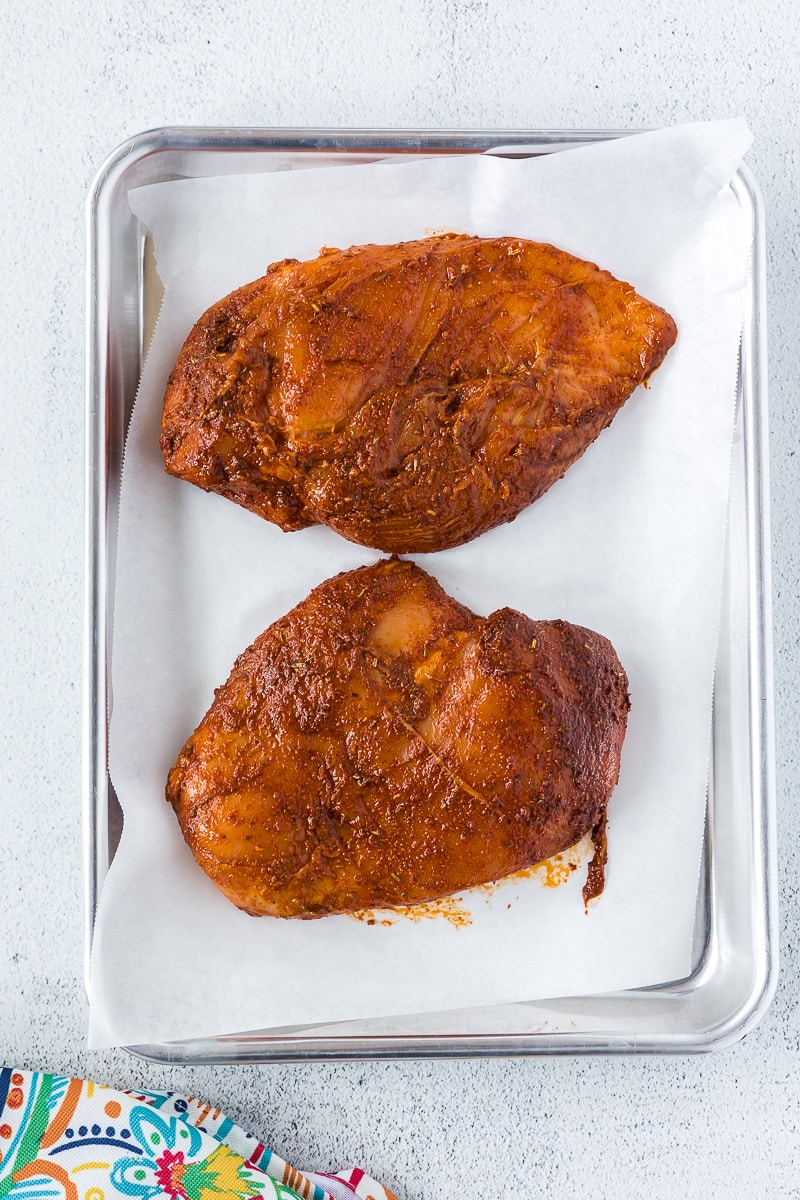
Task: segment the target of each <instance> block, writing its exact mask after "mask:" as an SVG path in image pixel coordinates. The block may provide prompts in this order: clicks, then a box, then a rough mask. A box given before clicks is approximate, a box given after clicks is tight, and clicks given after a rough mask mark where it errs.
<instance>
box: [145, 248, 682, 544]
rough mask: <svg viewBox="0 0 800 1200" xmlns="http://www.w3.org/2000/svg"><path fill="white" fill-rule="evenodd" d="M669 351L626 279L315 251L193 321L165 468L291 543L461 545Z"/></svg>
mask: <svg viewBox="0 0 800 1200" xmlns="http://www.w3.org/2000/svg"><path fill="white" fill-rule="evenodd" d="M676 336H677V330H676V327H675V323H674V321H673V320H672V318H671V317H670V316H669V315H668V314H667V313H666V312H664V311H663V309H661V308H658V307H657V306H656V305H654V304H650V303H649V302H648V301H647V300H643V299H642V298H641V296H638V295H637V294H636V292H635V291H634V290H633V288H632V287H630V286H629V285H628V284H626V283H620V282H619V281H618V280H617V279H615V278H614V277H613V276H612V275H609V274H608V272H607V271H601V270H600V269H599V268H598V267H596V266H594V265H593V264H592V263H588V262H583V261H581V260H580V259H578V258H574V257H573V256H572V255H571V254H566V253H565V252H564V251H562V250H557V249H555V248H554V247H553V246H547V245H540V244H539V243H537V242H530V241H523V240H520V239H519V238H493V239H487V238H476V237H466V236H455V235H447V236H442V237H435V238H427V239H424V240H422V241H417V242H403V243H400V244H398V245H394V246H359V247H354V248H351V249H350V250H323V251H322V253H321V254H320V256H319V258H316V259H314V260H313V261H311V262H297V261H295V260H293V259H289V260H287V261H285V262H282V263H277V264H276V265H275V266H272V267H270V269H269V270H268V271H267V274H266V275H265V276H264V278H263V279H259V280H256V282H255V283H251V284H249V285H248V286H246V287H243V288H240V289H239V290H238V291H236V292H234V293H233V294H232V295H230V296H228V297H227V298H226V299H225V300H222V301H220V303H219V304H215V305H214V307H213V308H211V309H209V310H208V312H207V313H206V314H205V315H204V316H203V317H202V318H201V319H200V321H198V323H197V324H196V325H195V327H194V329H193V330H192V331H191V333H190V334H189V337H188V338H187V340H186V343H185V345H184V347H183V349H182V351H181V354H180V357H179V358H178V361H177V363H176V366H175V369H174V370H173V372H172V375H171V377H170V380H169V385H168V388H167V393H166V398H165V402H164V415H163V425H162V437H161V446H162V449H163V452H164V460H165V463H166V469H167V471H169V472H171V473H172V474H173V475H178V476H180V477H181V478H183V479H187V480H189V481H190V482H191V483H195V484H198V485H199V486H200V487H202V488H205V489H206V490H207V491H214V492H219V493H221V494H222V495H223V496H227V497H228V498H229V499H231V500H235V501H236V503H237V504H241V505H243V506H244V507H245V508H249V509H250V510H252V511H253V512H256V513H258V514H259V515H260V516H262V517H265V518H266V519H267V520H268V521H273V522H274V523H275V524H276V525H279V526H280V527H281V528H282V529H285V530H293V529H301V528H302V527H303V526H306V525H314V524H325V525H329V526H331V527H332V528H333V529H336V530H337V531H338V532H339V533H340V534H342V535H343V536H344V537H346V538H349V539H350V540H351V541H354V542H359V543H361V544H362V545H364V546H374V547H376V548H377V549H380V550H386V551H389V552H393V553H398V554H403V553H414V552H418V551H430V550H442V549H444V548H446V547H450V546H458V545H461V544H462V543H463V542H467V541H469V540H470V539H471V538H474V537H477V536H478V534H480V533H483V532H484V531H485V530H487V529H491V528H492V527H493V526H495V525H498V524H500V523H502V522H504V521H510V520H512V519H513V518H514V517H515V516H516V515H517V514H518V513H519V512H521V510H522V509H524V508H525V507H526V506H527V505H529V504H530V503H531V502H532V501H534V500H536V499H537V498H538V497H539V496H541V495H542V493H543V492H546V491H547V489H548V488H549V487H550V486H551V485H552V484H553V483H555V481H556V480H557V479H560V478H561V476H562V475H563V474H564V472H565V471H566V470H567V468H568V467H569V466H570V465H571V464H572V463H574V462H575V460H576V459H577V458H579V457H580V456H581V454H583V452H584V450H585V449H586V447H587V446H588V445H589V444H590V442H592V441H593V440H594V439H595V438H596V437H597V435H598V434H599V433H600V431H601V430H602V429H604V428H605V427H606V425H608V424H609V422H610V421H611V419H612V418H613V416H614V414H615V413H616V412H617V411H618V409H619V408H620V407H621V406H622V405H623V404H624V403H625V401H626V400H627V398H628V397H629V396H630V394H631V392H633V390H634V389H635V388H636V387H637V386H638V385H639V384H640V383H643V382H644V381H645V380H646V379H647V377H648V376H649V375H650V374H651V373H652V372H653V371H654V370H655V369H656V367H658V366H659V364H660V363H661V361H662V359H663V358H664V356H665V355H666V353H667V351H668V350H669V348H670V346H672V344H673V342H674V341H675V338H676Z"/></svg>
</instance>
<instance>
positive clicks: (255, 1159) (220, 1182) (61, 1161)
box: [0, 1067, 397, 1200]
mask: <svg viewBox="0 0 800 1200" xmlns="http://www.w3.org/2000/svg"><path fill="white" fill-rule="evenodd" d="M5 1196H11V1197H13V1200H120V1196H122V1197H128V1198H129V1200H155V1197H161V1196H163V1197H167V1198H168V1200H250V1198H251V1197H254V1198H259V1200H274V1198H279V1200H353V1197H354V1196H358V1197H361V1200H397V1198H396V1197H395V1196H393V1195H392V1193H391V1192H389V1191H387V1190H386V1188H384V1187H381V1185H380V1184H379V1183H375V1181H374V1180H372V1179H368V1178H367V1177H366V1175H365V1174H364V1172H363V1171H361V1170H358V1169H357V1168H356V1169H352V1170H349V1171H343V1172H340V1173H339V1174H337V1175H325V1174H317V1173H310V1172H303V1171H297V1170H295V1168H294V1167H291V1166H289V1164H288V1163H286V1162H284V1161H283V1159H282V1158H278V1156H277V1154H274V1153H273V1152H272V1150H269V1149H267V1147H266V1146H264V1145H263V1144H262V1143H261V1142H259V1141H258V1139H257V1138H254V1137H253V1136H252V1135H251V1134H249V1133H245V1131H244V1130H243V1129H241V1128H240V1127H239V1126H238V1125H236V1124H234V1122H233V1121H232V1120H231V1119H230V1117H226V1116H224V1115H223V1114H222V1113H221V1112H220V1111H219V1109H215V1108H212V1107H211V1105H210V1104H204V1103H202V1102H201V1101H199V1100H195V1099H194V1098H193V1097H183V1096H176V1095H173V1094H172V1093H170V1092H119V1091H115V1090H114V1089H112V1088H107V1087H103V1086H102V1085H101V1084H97V1083H91V1082H89V1081H87V1080H85V1079H70V1078H69V1077H68V1076H65V1075H45V1074H42V1073H41V1072H39V1071H17V1070H14V1069H12V1068H11V1067H4V1068H0V1200H2V1198H3V1197H5Z"/></svg>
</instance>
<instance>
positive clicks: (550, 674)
mask: <svg viewBox="0 0 800 1200" xmlns="http://www.w3.org/2000/svg"><path fill="white" fill-rule="evenodd" d="M628 707H629V704H628V692H627V680H626V677H625V673H624V671H623V669H622V667H621V666H620V663H619V660H618V659H617V656H616V654H615V652H614V650H613V647H612V646H611V644H610V643H609V642H608V641H607V640H606V639H605V638H604V637H601V636H600V635H599V634H597V633H592V632H591V631H590V630H587V629H582V628H580V627H578V626H574V625H569V624H567V623H566V622H564V621H532V620H530V619H529V618H528V617H525V616H523V615H522V614H521V613H518V612H514V611H512V610H511V609H501V610H500V611H499V612H496V613H493V614H492V615H491V616H490V617H487V618H485V619H484V618H481V617H476V616H474V615H473V614H472V613H471V612H470V611H469V610H468V609H467V608H464V607H463V605H461V604H458V603H456V601H455V600H453V599H451V598H450V597H449V596H448V595H447V594H446V593H445V592H444V591H443V590H442V588H441V587H440V586H439V585H438V584H437V583H436V581H435V580H434V579H432V578H431V576H430V575H427V574H426V573H425V572H424V571H422V570H420V569H419V567H417V566H415V565H414V564H413V563H410V562H403V561H399V560H397V559H391V560H385V561H382V562H379V563H377V564H376V565H375V566H371V567H364V568H362V569H360V570H356V571H350V572H348V573H346V574H343V575H339V576H337V577H335V578H334V579H330V580H328V581H327V582H326V583H323V584H322V585H321V586H320V587H318V588H316V589H315V590H314V591H313V592H312V593H311V594H310V596H309V597H308V598H307V599H306V600H304V601H303V602H302V603H301V604H298V605H297V607H296V608H294V609H293V610H292V611H291V612H290V613H288V614H287V615H286V616H285V617H282V618H281V619H280V620H278V621H276V622H275V624H274V625H272V626H270V628H269V629H267V630H266V632H265V633H263V634H261V636H260V637H259V638H257V639H256V641H255V642H254V643H253V645H252V646H251V647H250V648H249V649H248V650H246V651H245V652H244V653H243V654H242V655H241V656H240V657H239V658H238V659H237V661H236V663H235V665H234V668H233V671H232V673H231V676H230V678H229V679H228V681H227V683H226V684H224V686H223V687H221V688H219V689H218V690H217V692H216V693H215V699H214V703H213V704H212V706H211V708H210V710H209V711H208V713H207V714H206V716H205V717H204V719H203V721H202V722H201V724H200V726H199V728H198V729H197V730H196V732H195V733H194V734H193V735H192V736H191V737H190V738H189V740H188V742H187V743H186V745H185V746H184V748H183V750H182V751H181V753H180V756H179V758H178V761H177V763H176V764H175V766H174V767H173V769H172V771H171V772H170V774H169V779H168V783H167V789H166V794H167V799H168V800H169V801H170V803H171V804H172V805H173V807H174V809H175V812H176V814H177V817H178V821H179V823H180V826H181V829H182V831H183V835H184V837H185V839H186V841H187V842H188V844H189V847H190V848H191V850H192V853H193V854H194V856H195V858H196V859H197V861H198V863H199V864H200V866H201V867H203V869H204V870H205V871H206V872H207V873H208V875H209V876H210V877H211V879H212V880H213V881H214V883H216V885H217V886H218V887H219V888H220V889H221V890H222V891H223V892H224V893H225V895H226V896H227V897H228V898H229V899H230V900H231V901H233V903H234V904H236V905H238V906H239V907H240V908H243V909H245V910H247V911H248V912H250V913H253V914H268V915H270V916H276V917H319V916H322V915H324V914H326V913H346V912H356V911H359V910H363V909H371V908H375V907H385V906H392V905H411V904H417V903H420V902H423V901H427V900H431V899H436V898H438V897H441V896H445V895H450V894H452V893H454V892H459V891H462V890H463V889H465V888H469V887H472V886H473V885H475V884H480V883H485V882H487V881H490V880H496V879H500V878H502V877H503V876H505V875H508V874H510V873H512V872H514V871H517V870H519V869H520V868H522V867H526V866H529V865H531V864H533V863H536V862H539V861H541V860H543V859H546V858H549V857H550V856H551V855H553V854H556V853H557V852H558V851H561V850H564V849H566V848H567V847H569V846H571V845H573V844H574V843H575V842H577V841H579V840H580V839H581V838H582V837H583V836H584V834H586V833H587V832H593V834H594V837H595V844H596V847H597V850H598V853H597V854H596V857H595V860H594V862H593V864H592V867H591V870H590V877H589V881H588V884H587V888H586V889H585V893H584V894H585V896H587V898H588V896H589V895H595V894H597V893H598V892H599V891H602V886H603V862H604V853H605V838H604V830H605V816H606V807H607V805H608V801H609V797H610V796H611V793H612V791H613V789H614V786H615V785H616V782H617V777H618V774H619V765H620V751H621V748H622V742H623V738H624V736H625V726H626V719H627V713H628Z"/></svg>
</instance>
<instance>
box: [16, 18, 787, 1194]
mask: <svg viewBox="0 0 800 1200" xmlns="http://www.w3.org/2000/svg"><path fill="white" fill-rule="evenodd" d="M94 7H95V9H96V11H95V12H94V13H93V14H92V15H91V16H90V15H89V6H88V5H84V4H83V3H78V2H77V0H53V2H52V3H50V4H48V5H46V6H45V5H42V6H33V5H31V6H29V5H27V4H25V3H24V2H23V0H20V2H19V3H18V4H14V3H11V4H9V0H5V3H0V31H2V37H0V101H1V103H0V115H1V116H2V121H1V123H0V198H2V201H3V216H4V220H3V226H2V233H1V234H0V246H2V253H1V255H0V261H2V267H3V286H2V288H0V311H1V312H2V326H1V327H2V330H3V338H2V350H1V351H0V555H1V557H0V631H1V634H2V649H0V663H2V683H3V690H4V697H3V710H2V711H3V734H2V737H3V744H2V748H3V754H2V759H0V839H2V841H1V842H0V845H1V846H2V854H3V866H2V872H1V873H0V920H1V921H2V933H1V934H0V1060H4V1061H5V1062H6V1063H9V1064H14V1065H17V1066H22V1067H36V1068H44V1069H49V1070H54V1071H58V1072H75V1073H82V1074H88V1075H91V1076H92V1077H94V1078H96V1079H99V1080H100V1081H102V1082H106V1083H113V1084H119V1085H122V1086H137V1085H138V1086H146V1087H156V1086H161V1085H166V1086H170V1087H175V1088H179V1089H182V1090H185V1091H190V1092H193V1093H195V1094H199V1095H203V1096H205V1097H206V1098H207V1099H208V1100H210V1101H212V1102H213V1103H214V1104H215V1105H219V1106H221V1107H224V1108H226V1109H227V1111H228V1112H229V1113H230V1115H231V1116H234V1117H236V1118H238V1119H239V1120H240V1121H241V1122H242V1123H244V1124H245V1125H246V1126H248V1127H249V1128H250V1129H251V1130H252V1131H253V1132H254V1133H257V1134H258V1135H259V1136H260V1137H262V1138H263V1139H264V1140H265V1141H267V1142H268V1143H269V1144H271V1145H273V1146H274V1147H275V1149H276V1150H277V1152H278V1153H280V1154H282V1155H284V1156H286V1157H288V1158H289V1159H293V1160H294V1161H296V1162H297V1164H298V1165H300V1166H303V1165H305V1166H309V1167H318V1168H326V1167H334V1166H338V1165H344V1164H347V1163H351V1162H357V1163H361V1164H362V1165H363V1166H365V1167H366V1168H367V1169H368V1170H370V1171H371V1172H372V1173H373V1174H374V1175H375V1176H376V1177H377V1178H379V1179H383V1180H384V1181H385V1182H386V1183H387V1185H389V1186H391V1187H393V1188H395V1189H396V1190H397V1191H398V1193H399V1194H400V1196H401V1197H403V1198H404V1200H431V1198H433V1197H447V1198H448V1200H449V1198H451V1197H452V1198H455V1197H459V1198H460V1200H477V1198H478V1197H488V1198H495V1197H497V1198H498V1200H500V1198H503V1200H504V1198H506V1197H509V1198H510V1197H512V1196H517V1195H527V1194H535V1193H536V1192H537V1191H538V1190H540V1189H546V1190H547V1193H548V1195H550V1196H553V1197H561V1196H572V1195H578V1194H580V1195H583V1196H592V1197H594V1196H598V1197H600V1196H647V1197H660V1196H667V1195H669V1196H672V1195H673V1194H682V1195H684V1196H691V1197H714V1196H720V1197H729V1196H734V1197H738V1196H742V1197H744V1196H748V1197H749V1196H762V1195H763V1196H766V1195H779V1196H793V1195H798V1196H800V1173H799V1172H798V1168H797V1165H796V1161H797V1160H798V1159H800V1076H799V1075H798V1065H800V1056H799V1055H798V1037H799V1035H800V1020H798V1010H797V1002H796V989H797V969H798V958H799V957H800V948H799V947H798V939H797V935H796V926H797V922H798V917H800V897H799V896H798V887H797V873H798V852H797V846H796V841H795V819H794V809H795V806H794V804H793V798H794V791H795V788H796V785H797V782H798V775H799V774H800V765H799V764H798V752H797V731H798V696H797V687H796V683H795V681H796V679H797V677H798V673H800V605H799V604H798V594H797V593H798V589H797V569H798V557H799V552H800V535H798V529H797V520H796V512H797V501H798V485H797V476H796V458H795V450H796V448H797V428H798V401H797V388H796V383H795V381H796V379H797V377H798V375H799V374H800V349H799V346H800V342H799V341H798V337H797V328H798V321H797V306H798V288H797V273H798V245H800V236H799V235H800V220H799V219H798V152H797V138H798V132H799V130H798V119H797V113H798V110H799V109H800V87H798V69H797V58H798V45H800V18H799V17H798V8H797V7H796V5H795V3H794V2H793V0H786V2H784V3H781V2H780V0H769V2H767V3H765V4H762V5H760V6H758V7H757V8H756V7H754V8H753V10H752V11H749V10H748V9H746V8H745V6H744V5H743V4H734V5H730V4H726V3H723V2H722V0H714V2H711V0H708V3H706V4H702V3H699V2H698V0H687V2H684V3H672V4H666V5H665V4H656V3H653V2H652V0H641V2H637V0H598V2H597V3H595V4H594V5H592V6H588V5H587V4H586V3H585V0H560V2H559V3H557V4H555V3H546V4H538V5H534V4H528V3H525V2H524V0H518V2H511V0H509V2H508V3H506V4H499V3H498V4H496V5H490V4H488V3H484V2H481V0H462V2H461V3H456V2H453V0H450V2H447V0H443V2H441V3H434V2H432V0H428V2H425V0H412V2H409V3H405V4H399V3H395V2H394V0H374V2H373V3H368V2H367V0H347V2H345V3H338V4H337V3H333V4H327V5H323V3H321V2H312V0H305V2H303V0H294V3H288V2H286V3H284V2H283V0H282V2H280V3H276V4H269V3H268V2H266V3H265V2H264V0H242V2H241V3H238V4H234V3H231V4H210V3H209V4H205V3H195V4H190V3H186V4H181V3H180V2H179V0H176V2H175V3H173V4H169V3H163V4H154V3H141V4H138V5H130V4H128V5H124V4H122V3H120V2H118V0H113V2H110V3H108V4H106V5H105V6H103V7H102V8H101V6H99V5H98V6H94ZM739 113H741V114H743V115H745V116H746V117H747V118H748V120H749V121H750V124H751V127H752V129H753V131H754V133H755V137H756V143H755V146H754V149H753V151H752V152H751V154H750V155H749V157H748V161H749V163H750V165H751V167H752V169H753V170H754V172H755V173H756V176H757V178H758V179H759V181H760V183H761V186H762V189H763V191H764V195H765V200H766V209H767V223H768V245H769V265H768V272H769V274H768V280H769V321H770V327H769V333H770V361H771V368H770V389H771V408H772V439H771V445H772V473H773V475H772V478H773V535H774V568H775V581H774V583H775V649H776V689H777V724H778V783H779V797H778V803H779V829H778V832H779V857H780V862H781V866H780V877H781V905H782V906H781V917H782V920H781V937H782V943H781V949H782V961H783V966H782V972H781V981H780V985H779V989H778V995H777V998H776V1000H775V1003H774V1005H773V1007H772V1009H771V1011H770V1013H769V1014H768V1016H767V1017H766V1018H765V1020H764V1022H763V1023H762V1024H761V1025H760V1026H759V1028H758V1029H757V1030H756V1031H755V1032H754V1033H753V1034H751V1035H750V1037H749V1038H748V1039H747V1041H746V1042H745V1043H743V1044H741V1045H739V1046H737V1047H736V1048H734V1049H732V1050H729V1051H726V1052H723V1053H721V1054H719V1055H716V1056H711V1057H706V1058H702V1059H672V1060H648V1059H627V1060H625V1059H620V1060H603V1059H593V1060H543V1061H523V1062H513V1061H512V1062H502V1061H499V1062H471V1063H450V1064H439V1063H425V1064H420V1063H406V1064H399V1065H394V1064H392V1065H364V1066H361V1065H344V1066H336V1067H332V1066H303V1067H297V1066H293V1067H277V1066H272V1067H262V1068H241V1069H239V1068H222V1069H216V1070H210V1069H209V1070H194V1069H192V1068H181V1069H174V1070H166V1069H159V1068H152V1067H149V1066H147V1065H145V1064H142V1063H140V1062H137V1061H135V1060H133V1059H131V1058H129V1057H127V1056H126V1055H124V1054H123V1053H103V1054H96V1053H95V1054H88V1053H86V1052H85V1051H84V1049H83V1045H84V1036H85V1028H86V1011H87V1010H86V1001H85V998H84V994H83V985H82V979H81V946H80V930H81V920H80V896H81V887H80V817H79V810H80V725H79V700H80V652H81V647H80V606H81V556H82V422H83V391H82V387H83V376H82V371H83V199H84V196H85V193H86V190H87V187H88V184H89V182H90V179H91V177H92V175H93V173H94V170H95V168H96V167H97V165H98V164H99V163H100V161H101V160H102V159H103V158H104V156H105V155H106V153H107V152H108V151H109V150H110V149H112V148H113V147H114V146H115V145H117V144H118V143H119V142H120V141H122V140H123V139H124V138H125V137H127V136H129V135H130V134H132V133H134V132H137V131H138V130H141V129H144V128H148V127H153V126H157V125H163V124H193V123H194V124H234V125H235V124H269V125H282V124H283V125H343V126H345V125H412V126H415V125H422V126H436V125H450V126H459V125H460V126H470V125H471V126H483V125H486V126H492V125H494V126H502V125H505V126H531V127H540V128H546V127H566V126H581V127H598V128H619V127H631V128H634V127H646V126H650V127H652V126H656V125H663V124H668V123H673V122H677V121H682V120H693V119H704V118H709V117H721V116H727V115H732V114H739ZM690 436H691V431H690V430H687V437H690ZM146 902H147V899H146V897H143V898H142V903H146ZM165 936H166V937H168V936H169V931H168V930H167V931H165ZM198 986H202V977H199V978H198Z"/></svg>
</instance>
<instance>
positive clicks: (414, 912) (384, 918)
mask: <svg viewBox="0 0 800 1200" xmlns="http://www.w3.org/2000/svg"><path fill="white" fill-rule="evenodd" d="M592 853H595V859H596V857H597V855H596V843H595V842H594V841H593V840H592V834H590V833H587V834H586V836H585V837H583V838H581V840H580V841H579V842H576V844H575V845H574V846H570V847H569V849H568V850H562V851H561V853H560V854H554V855H553V857H552V858H547V859H545V860H544V862H540V863H534V864H533V865H532V866H530V867H523V868H522V870H520V871H515V872H514V874H513V875H506V876H505V878H503V879H496V880H493V881H492V882H491V883H481V884H478V886H477V887H474V888H469V889H468V890H467V891H464V892H460V893H459V894H458V895H457V896H442V897H441V899H439V900H428V901H426V903H424V904H399V905H397V906H396V907H393V908H381V909H364V910H363V911H362V912H357V913H350V914H349V916H351V917H352V918H353V919H354V920H356V921H362V922H363V923H364V924H365V925H396V924H397V922H398V921H400V920H401V919H403V918H405V919H407V920H409V921H414V922H415V923H418V922H419V921H430V920H433V919H435V918H437V917H442V918H443V919H444V920H445V921H449V922H450V924H451V925H453V926H454V927H455V928H456V929H462V928H464V926H466V925H471V924H472V915H471V913H470V910H469V908H468V907H467V906H466V901H467V899H468V898H469V897H472V896H475V897H477V896H478V895H480V894H483V896H484V898H485V901H486V902H487V903H488V900H489V897H490V896H493V895H494V894H495V892H497V891H498V890H499V889H500V888H504V887H509V886H511V885H513V884H514V883H521V882H522V881H523V880H528V879H537V880H538V881H539V882H540V883H541V885H542V887H547V888H557V887H561V885H562V883H566V882H567V880H568V879H569V878H570V876H571V875H572V874H573V873H574V872H575V871H577V870H578V868H579V867H580V866H581V865H582V863H584V862H585V861H586V859H587V858H589V856H590V855H592ZM595 859H592V862H591V863H590V878H589V879H588V880H587V883H586V887H585V888H584V902H588V900H589V899H591V898H592V895H593V893H592V892H591V890H590V894H589V896H587V895H586V891H587V888H589V889H591V884H592V878H591V867H592V865H593V864H594V862H595ZM507 907H508V908H510V907H511V905H510V904H509V905H507Z"/></svg>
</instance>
